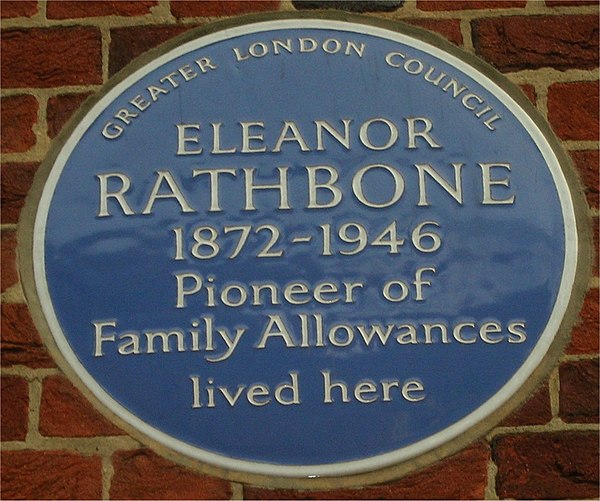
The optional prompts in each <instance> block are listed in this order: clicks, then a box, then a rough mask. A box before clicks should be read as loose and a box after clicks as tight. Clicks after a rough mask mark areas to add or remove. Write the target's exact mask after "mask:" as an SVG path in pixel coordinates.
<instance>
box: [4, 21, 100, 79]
mask: <svg viewBox="0 0 600 501" xmlns="http://www.w3.org/2000/svg"><path fill="white" fill-rule="evenodd" d="M1 81H2V87H5V88H7V87H19V88H21V87H42V88H46V87H55V86H59V85H86V84H99V83H102V40H101V35H100V30H99V29H97V28H92V27H68V26H60V27H56V28H29V29H21V28H19V29H11V30H5V31H3V32H2V80H1Z"/></svg>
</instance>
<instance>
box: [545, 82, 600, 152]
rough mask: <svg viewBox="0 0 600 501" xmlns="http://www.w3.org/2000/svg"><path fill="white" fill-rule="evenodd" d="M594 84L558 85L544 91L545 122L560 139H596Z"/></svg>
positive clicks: (596, 98)
mask: <svg viewBox="0 0 600 501" xmlns="http://www.w3.org/2000/svg"><path fill="white" fill-rule="evenodd" d="M598 92H599V89H598V81H595V82H560V83H555V84H552V85H551V86H550V87H549V88H548V120H549V121H550V124H551V125H552V128H553V129H554V131H555V132H556V134H557V135H558V137H560V138H561V139H568V140H575V141H578V140H579V141H582V140H589V141H597V140H598V133H599V127H598V123H599V122H598V117H599V113H598V106H599V100H598Z"/></svg>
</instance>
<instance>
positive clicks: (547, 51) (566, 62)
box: [473, 15, 598, 71]
mask: <svg viewBox="0 0 600 501" xmlns="http://www.w3.org/2000/svg"><path fill="white" fill-rule="evenodd" d="M473 46H474V47H475V51H476V53H477V54H478V55H480V56H481V57H483V58H484V59H485V60H486V61H488V62H490V63H492V64H493V65H495V66H496V67H497V68H499V69H500V70H501V71H519V70H525V69H536V68H544V67H552V68H556V69H558V70H567V69H571V68H580V69H593V68H596V67H598V17H597V16H594V15H572V16H566V15H565V16H536V17H533V16H509V17H493V18H483V19H476V20H474V21H473Z"/></svg>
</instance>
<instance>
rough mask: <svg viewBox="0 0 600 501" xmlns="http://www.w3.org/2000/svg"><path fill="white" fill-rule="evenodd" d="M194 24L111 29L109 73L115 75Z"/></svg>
mask: <svg viewBox="0 0 600 501" xmlns="http://www.w3.org/2000/svg"><path fill="white" fill-rule="evenodd" d="M192 27H193V26H188V25H186V26H128V27H127V28H117V29H114V30H112V31H111V38H110V56H109V62H108V67H109V73H110V75H114V74H115V73H116V72H117V71H119V70H120V69H121V68H123V67H124V66H125V65H127V63H129V62H131V61H132V60H133V59H135V58H136V57H137V56H139V55H140V54H143V53H144V52H146V51H147V50H149V49H152V48H154V47H156V46H158V45H160V44H161V43H163V42H166V41H167V40H169V39H170V38H173V37H174V36H177V35H179V34H181V33H183V32H184V31H188V30H189V29H191V28H192Z"/></svg>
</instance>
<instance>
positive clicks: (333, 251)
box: [21, 14, 585, 478]
mask: <svg viewBox="0 0 600 501" xmlns="http://www.w3.org/2000/svg"><path fill="white" fill-rule="evenodd" d="M566 164H567V161H566V159H565V156H564V154H563V153H562V152H561V150H560V148H558V146H557V142H556V140H555V139H554V138H553V136H552V134H551V132H550V131H549V128H548V126H547V125H546V124H545V123H544V122H543V120H542V119H540V118H539V117H538V116H537V115H536V113H535V111H534V109H533V108H532V106H530V105H529V103H528V102H527V100H526V99H525V98H524V96H523V95H522V94H521V93H520V91H519V90H518V89H517V88H515V87H514V86H513V85H511V84H510V83H509V82H507V80H506V79H505V78H504V77H502V76H501V75H500V74H498V73H497V72H495V71H494V70H493V69H491V68H490V67H488V66H487V65H485V64H484V63H482V62H481V61H479V60H477V59H475V58H474V57H472V56H469V55H466V54H463V53H462V52H461V51H459V50H458V49H456V48H454V47H452V46H450V45H449V44H447V43H444V42H442V41H440V40H438V39H437V38H436V37H433V36H432V35H429V34H426V33H424V32H422V31H419V30H416V29H414V28H410V27H405V26H401V25H397V24H391V23H387V22H384V21H381V20H373V19H366V18H357V17H352V16H341V15H333V14H327V15H325V14H315V15H308V16H298V15H276V16H275V15H267V16H254V17H250V18H243V19H241V20H229V21H227V22H226V23H224V24H216V25H213V26H210V27H204V28H201V29H199V30H197V31H193V32H191V33H188V34H186V35H185V36H184V37H182V38H179V39H177V40H176V41H174V42H171V43H168V44H166V45H165V46H163V47H161V48H159V49H158V50H156V51H153V52H151V53H149V54H148V55H146V56H144V57H143V58H142V59H140V60H138V61H137V62H135V63H133V64H132V65H131V66H130V67H128V68H127V69H125V70H124V71H123V72H121V73H119V74H118V75H117V76H116V77H115V79H113V80H112V81H111V82H110V83H109V84H108V85H107V86H106V88H105V89H103V90H102V91H101V92H100V93H99V95H98V96H96V97H95V98H94V99H92V100H91V102H89V103H87V104H86V105H85V107H84V109H83V110H82V111H81V112H80V113H79V114H78V116H77V117H76V118H75V120H74V121H73V122H72V123H71V125H70V126H69V127H68V128H67V130H66V131H64V132H63V134H62V135H61V136H60V138H59V141H58V144H57V145H56V147H55V148H54V150H53V152H52V154H51V155H50V156H49V158H48V159H47V161H46V162H45V164H44V166H43V167H42V168H41V169H40V173H39V175H38V177H37V180H36V185H35V187H34V196H33V198H32V200H31V201H30V202H29V205H28V209H27V215H26V219H25V222H24V223H22V224H21V235H22V238H21V240H22V242H24V243H23V246H22V254H23V256H22V257H23V264H22V268H23V270H24V271H23V275H24V282H25V287H26V292H27V296H28V299H29V301H30V302H31V303H32V304H33V305H34V306H35V305H36V304H37V305H38V308H39V311H40V313H38V314H36V315H35V318H36V323H37V325H38V326H39V328H40V330H41V331H42V333H43V335H44V336H45V338H46V339H47V342H48V343H49V344H52V345H55V347H54V348H53V349H54V353H55V356H56V357H57V358H58V359H59V360H60V363H61V366H62V367H63V368H64V370H65V371H67V372H68V373H69V374H70V375H71V376H72V378H73V379H74V380H75V382H76V384H78V386H79V387H80V388H83V389H84V391H85V392H87V393H88V394H89V395H90V398H92V400H94V401H95V402H97V403H98V404H99V406H100V407H101V408H102V409H103V410H104V411H105V412H107V413H108V414H110V415H114V416H116V419H117V421H118V422H119V423H121V424H122V425H124V426H125V427H126V428H128V429H130V430H134V434H136V436H140V437H142V440H146V441H147V442H148V443H151V444H158V447H159V448H161V447H164V448H166V449H165V450H169V451H174V452H175V453H176V454H181V455H183V456H185V457H187V458H188V459H189V458H191V459H192V460H199V461H200V462H202V463H203V464H208V465H212V467H217V468H222V469H224V470H227V471H234V472H238V473H240V472H241V474H258V475H268V476H284V477H296V478H302V477H323V476H325V477H331V476H349V475H356V474H360V473H365V472H369V471H372V470H377V469H382V468H387V467H392V466H393V465H396V464H399V463H405V464H406V463H407V462H408V463H410V464H413V465H417V464H421V463H423V462H424V461H425V460H424V459H423V458H429V459H428V460H429V461H431V460H432V458H434V457H437V456H440V455H443V454H448V453H449V452H451V451H453V450H456V449H457V448H458V447H460V446H464V445H466V444H467V443H468V441H469V440H473V439H474V438H476V437H477V436H478V435H480V434H481V433H482V432H485V431H486V430H487V429H489V428H490V427H491V426H493V425H494V424H495V423H496V422H497V421H498V420H499V419H501V418H502V417H503V416H504V415H506V413H507V412H508V411H509V410H510V409H511V408H514V406H515V405H516V403H518V401H519V400H521V401H522V400H523V398H524V397H525V396H526V394H527V393H529V392H531V391H532V390H533V389H534V387H535V384H536V383H537V382H539V381H540V379H541V377H543V374H544V372H547V370H548V368H549V367H550V366H551V364H552V360H553V359H556V357H557V356H558V353H559V352H560V348H561V346H562V344H563V340H564V339H565V336H563V335H559V331H561V323H563V320H564V319H565V318H566V320H564V322H565V325H564V326H563V328H562V331H564V330H565V328H568V327H569V326H570V324H572V321H573V319H574V318H575V312H576V311H577V304H576V303H578V302H579V301H580V296H581V291H580V289H581V287H580V286H578V285H577V283H578V281H579V279H578V278H577V275H578V274H581V273H582V271H581V268H582V266H583V265H584V264H585V259H583V260H582V259H581V257H580V256H581V246H582V243H581V239H580V236H579V235H580V234H581V232H582V229H581V225H582V223H581V222H579V220H578V216H577V214H578V210H576V207H577V206H578V205H579V204H581V203H582V202H581V196H580V195H579V194H578V193H577V190H574V189H572V188H571V185H572V183H573V181H572V177H573V175H572V174H571V173H570V170H569V168H568V167H565V165H566ZM27 218H28V219H27ZM582 261H583V264H582ZM565 326H566V327H565Z"/></svg>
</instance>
